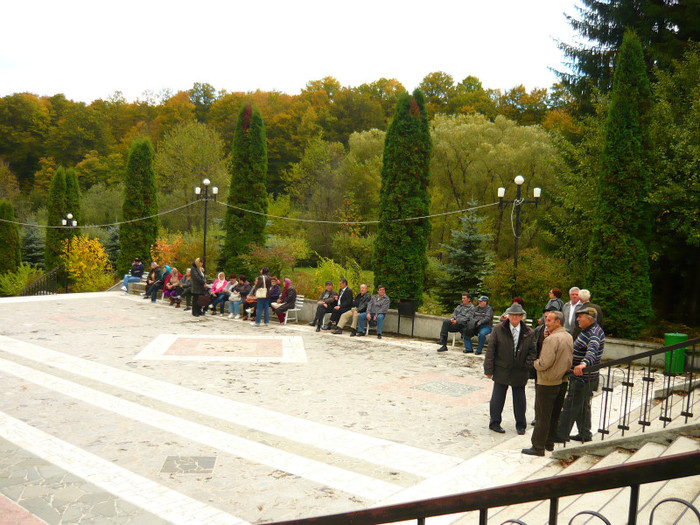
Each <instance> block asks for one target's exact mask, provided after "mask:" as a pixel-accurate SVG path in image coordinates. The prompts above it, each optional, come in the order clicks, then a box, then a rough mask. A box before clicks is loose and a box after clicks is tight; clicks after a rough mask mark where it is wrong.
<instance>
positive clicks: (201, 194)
mask: <svg viewBox="0 0 700 525" xmlns="http://www.w3.org/2000/svg"><path fill="white" fill-rule="evenodd" d="M210 184H211V181H210V180H209V179H206V178H205V179H204V180H202V187H201V188H200V187H199V186H197V187H196V188H195V189H194V193H195V195H196V196H197V200H204V254H203V255H202V266H204V268H205V271H206V264H207V213H208V205H209V199H213V200H216V196H217V195H218V194H219V188H217V187H216V186H212V188H211V196H210V195H209V186H210Z"/></svg>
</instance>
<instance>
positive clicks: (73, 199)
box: [66, 168, 82, 237]
mask: <svg viewBox="0 0 700 525" xmlns="http://www.w3.org/2000/svg"><path fill="white" fill-rule="evenodd" d="M66 212H67V213H72V214H73V220H74V221H76V222H77V223H78V227H77V228H72V229H71V230H69V232H68V237H72V236H75V235H80V226H81V217H82V213H80V185H79V184H78V175H77V173H76V172H75V169H73V168H68V169H67V170H66Z"/></svg>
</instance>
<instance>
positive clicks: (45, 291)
mask: <svg viewBox="0 0 700 525" xmlns="http://www.w3.org/2000/svg"><path fill="white" fill-rule="evenodd" d="M60 270H61V268H60V266H57V267H56V268H54V269H53V270H51V271H50V272H48V273H45V274H44V275H42V276H41V277H39V278H38V279H37V280H36V281H33V282H31V283H29V284H28V285H27V286H26V287H25V288H24V290H22V291H21V292H20V293H19V295H21V296H25V295H53V294H55V293H56V290H57V288H58V274H59V271H60Z"/></svg>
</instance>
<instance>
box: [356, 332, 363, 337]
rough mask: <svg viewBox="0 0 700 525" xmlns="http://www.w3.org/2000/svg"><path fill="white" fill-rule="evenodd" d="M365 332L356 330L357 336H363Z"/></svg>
mask: <svg viewBox="0 0 700 525" xmlns="http://www.w3.org/2000/svg"><path fill="white" fill-rule="evenodd" d="M364 336H365V333H364V332H357V337H364Z"/></svg>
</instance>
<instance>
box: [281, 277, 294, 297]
mask: <svg viewBox="0 0 700 525" xmlns="http://www.w3.org/2000/svg"><path fill="white" fill-rule="evenodd" d="M291 286H292V280H291V279H290V278H289V277H285V278H284V290H282V295H280V301H281V300H282V299H284V298H285V297H287V290H288V289H289V288H290V287H291Z"/></svg>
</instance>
